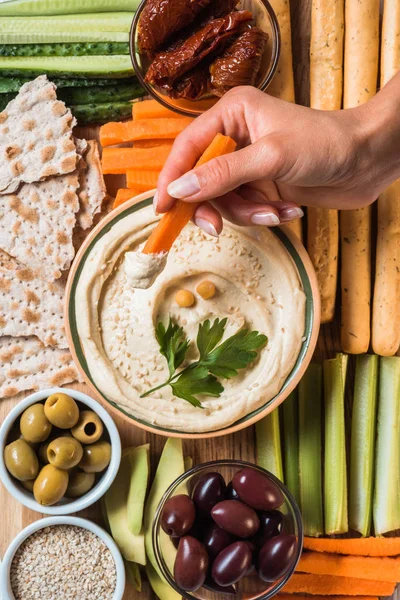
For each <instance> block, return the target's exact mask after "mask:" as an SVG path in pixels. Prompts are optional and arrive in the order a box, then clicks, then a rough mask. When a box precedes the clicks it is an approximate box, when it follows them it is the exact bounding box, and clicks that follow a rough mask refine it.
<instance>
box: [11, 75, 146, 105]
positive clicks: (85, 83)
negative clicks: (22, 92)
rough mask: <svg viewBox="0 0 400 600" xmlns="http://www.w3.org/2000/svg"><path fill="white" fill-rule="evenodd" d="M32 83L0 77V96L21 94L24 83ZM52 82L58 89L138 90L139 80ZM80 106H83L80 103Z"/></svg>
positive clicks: (61, 80)
mask: <svg viewBox="0 0 400 600" xmlns="http://www.w3.org/2000/svg"><path fill="white" fill-rule="evenodd" d="M28 81H31V79H29V78H28V79H26V78H24V77H0V94H7V93H9V92H19V89H20V87H21V86H23V85H24V83H27V82H28ZM51 81H52V82H53V83H55V84H56V86H57V88H75V87H79V88H83V87H107V86H109V87H116V86H121V85H127V86H128V85H130V86H131V88H132V89H136V85H137V79H135V77H130V78H126V79H123V80H121V79H85V78H84V77H77V78H71V79H59V78H58V77H52V78H51ZM79 104H83V103H81V102H79Z"/></svg>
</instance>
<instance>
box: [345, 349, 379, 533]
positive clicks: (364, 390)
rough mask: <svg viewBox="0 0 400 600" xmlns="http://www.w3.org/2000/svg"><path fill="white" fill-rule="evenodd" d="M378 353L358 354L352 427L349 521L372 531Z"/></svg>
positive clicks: (360, 529) (368, 531)
mask: <svg viewBox="0 0 400 600" xmlns="http://www.w3.org/2000/svg"><path fill="white" fill-rule="evenodd" d="M377 385H378V357H377V356H376V355H371V354H363V355H360V356H357V362H356V376H355V382H354V404H353V415H352V427H351V466H350V505H349V525H350V528H351V529H354V530H355V531H358V532H359V533H361V535H363V536H367V535H370V530H371V521H372V494H373V476H374V452H375V432H376V399H377Z"/></svg>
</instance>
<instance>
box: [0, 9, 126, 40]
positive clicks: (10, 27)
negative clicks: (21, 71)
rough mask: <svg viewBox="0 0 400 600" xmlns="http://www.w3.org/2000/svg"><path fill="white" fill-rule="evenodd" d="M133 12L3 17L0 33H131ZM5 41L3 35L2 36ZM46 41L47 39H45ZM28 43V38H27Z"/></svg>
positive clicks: (0, 23)
mask: <svg viewBox="0 0 400 600" xmlns="http://www.w3.org/2000/svg"><path fill="white" fill-rule="evenodd" d="M132 18H133V13H132V12H112V13H92V14H82V15H81V14H77V15H60V16H57V17H1V19H0V33H1V34H3V33H7V32H10V33H24V34H29V33H32V32H35V31H40V32H42V33H47V32H55V31H70V32H72V33H74V32H77V31H89V32H90V31H92V32H93V31H101V32H104V31H118V32H125V33H129V31H130V28H131V25H132ZM0 39H1V41H2V42H4V40H3V37H1V38H0ZM44 41H46V40H44ZM26 43H28V40H26Z"/></svg>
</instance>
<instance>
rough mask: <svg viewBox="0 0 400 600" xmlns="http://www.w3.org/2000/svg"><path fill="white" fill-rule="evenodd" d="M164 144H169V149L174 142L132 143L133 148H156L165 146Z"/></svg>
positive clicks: (143, 141)
mask: <svg viewBox="0 0 400 600" xmlns="http://www.w3.org/2000/svg"><path fill="white" fill-rule="evenodd" d="M165 144H171V148H172V146H173V144H174V141H173V140H171V141H169V140H136V141H135V142H133V144H132V145H133V147H134V148H158V147H159V146H165Z"/></svg>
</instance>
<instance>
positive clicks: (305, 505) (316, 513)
mask: <svg viewBox="0 0 400 600" xmlns="http://www.w3.org/2000/svg"><path fill="white" fill-rule="evenodd" d="M321 415H322V365H318V364H311V365H310V366H309V367H308V369H307V371H306V373H305V375H304V376H303V379H302V380H301V382H300V385H299V475H300V506H301V513H302V517H303V524H304V534H305V535H308V536H311V537H313V536H319V535H322V534H323V533H324V517H323V502H322V422H321V419H322V416H321Z"/></svg>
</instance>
